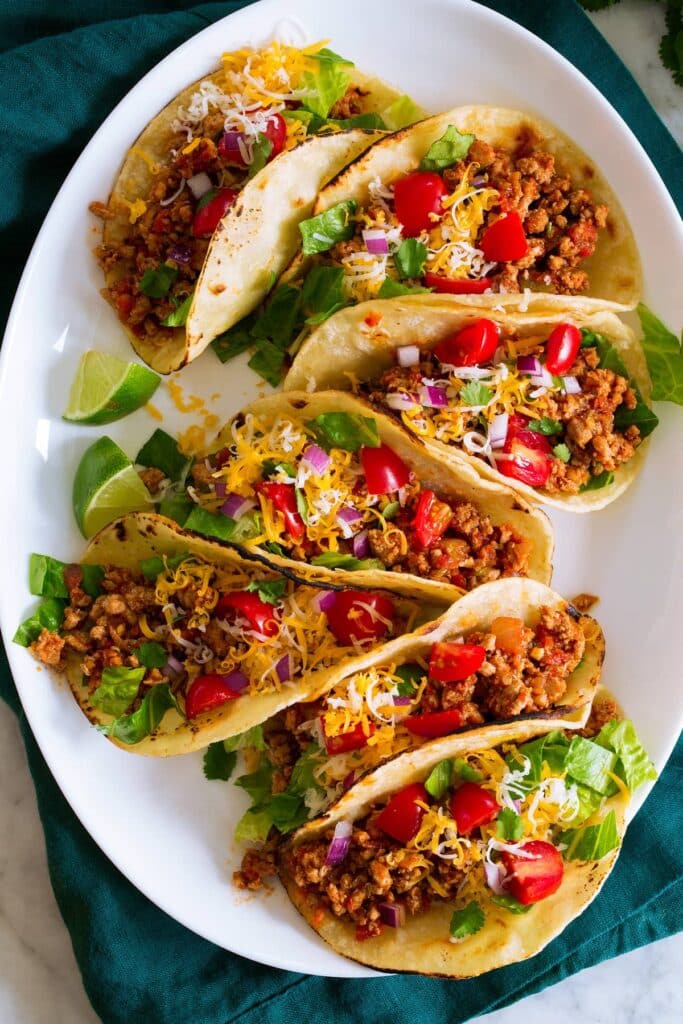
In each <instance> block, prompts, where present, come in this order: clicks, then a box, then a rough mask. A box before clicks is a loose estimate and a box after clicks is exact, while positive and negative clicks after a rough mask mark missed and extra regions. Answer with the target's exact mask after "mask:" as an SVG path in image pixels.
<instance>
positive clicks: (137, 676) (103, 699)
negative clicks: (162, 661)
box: [90, 665, 145, 718]
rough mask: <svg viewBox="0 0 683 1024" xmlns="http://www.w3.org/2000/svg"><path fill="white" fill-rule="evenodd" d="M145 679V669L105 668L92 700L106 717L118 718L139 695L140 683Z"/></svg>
mask: <svg viewBox="0 0 683 1024" xmlns="http://www.w3.org/2000/svg"><path fill="white" fill-rule="evenodd" d="M144 678H145V669H144V666H143V667H142V668H129V667H127V666H126V665H115V666H113V667H112V668H105V670H104V672H103V673H102V681H101V683H100V685H99V686H98V687H97V689H96V690H95V692H94V693H93V695H92V696H91V698H90V700H91V702H92V703H93V704H94V705H95V707H96V708H100V709H101V710H102V711H104V713H105V715H113V716H114V717H115V718H117V717H118V716H119V715H122V714H123V713H124V712H125V710H126V708H129V707H130V705H131V704H132V703H133V701H134V700H135V698H136V697H137V695H138V690H139V689H140V683H141V682H142V680H143V679H144Z"/></svg>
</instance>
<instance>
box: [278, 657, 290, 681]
mask: <svg viewBox="0 0 683 1024" xmlns="http://www.w3.org/2000/svg"><path fill="white" fill-rule="evenodd" d="M275 671H276V672H277V677H278V679H279V680H280V682H281V683H286V682H288V681H289V680H290V679H291V678H292V663H291V658H290V656H289V655H288V654H284V655H283V656H282V657H281V658H280V660H279V661H278V663H277V664H276V666H275Z"/></svg>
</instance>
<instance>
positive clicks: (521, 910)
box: [491, 896, 532, 914]
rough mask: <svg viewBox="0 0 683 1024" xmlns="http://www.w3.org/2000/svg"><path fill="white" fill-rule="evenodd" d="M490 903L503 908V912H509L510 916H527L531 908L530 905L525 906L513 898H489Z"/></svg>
mask: <svg viewBox="0 0 683 1024" xmlns="http://www.w3.org/2000/svg"><path fill="white" fill-rule="evenodd" d="M491 902H492V903H495V904H497V905H498V906H499V907H503V909H504V910H509V911H510V913H511V914H528V913H529V911H530V910H531V906H532V905H531V904H529V905H528V906H525V905H524V903H520V902H519V900H516V899H515V897H514V896H491Z"/></svg>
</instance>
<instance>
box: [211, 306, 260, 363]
mask: <svg viewBox="0 0 683 1024" xmlns="http://www.w3.org/2000/svg"><path fill="white" fill-rule="evenodd" d="M255 322H256V315H255V314H254V313H250V314H249V316H247V317H245V318H244V319H243V320H240V321H239V323H237V324H234V326H233V327H229V328H228V330H227V331H223V333H222V334H219V335H218V337H217V338H214V339H213V341H212V342H211V348H212V349H213V350H214V352H215V353H216V355H217V356H218V358H219V359H220V361H221V362H222V363H227V362H228V361H229V360H230V359H234V357H235V356H238V355H239V354H240V352H245V351H246V350H247V349H248V348H251V346H252V345H253V344H254V339H253V337H252V334H251V330H252V327H253V326H254V323H255Z"/></svg>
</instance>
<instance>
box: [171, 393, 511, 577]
mask: <svg viewBox="0 0 683 1024" xmlns="http://www.w3.org/2000/svg"><path fill="white" fill-rule="evenodd" d="M192 473H193V477H194V484H193V486H192V487H190V489H189V493H190V496H191V497H192V498H193V500H194V501H195V502H197V504H198V505H199V506H200V507H199V508H198V509H196V510H195V511H194V512H193V513H192V514H191V515H190V517H189V518H188V520H187V521H186V523H185V527H186V528H188V529H197V530H198V531H199V532H202V531H203V530H204V529H206V528H207V526H208V529H209V530H211V529H213V528H214V524H213V523H212V520H211V518H210V519H209V520H208V521H207V520H206V518H205V516H202V511H203V510H204V509H206V510H207V511H208V512H209V513H210V514H213V517H214V518H215V517H216V515H217V516H218V519H219V525H220V527H221V529H223V530H224V528H225V524H226V517H228V519H229V521H230V523H232V526H231V527H230V534H229V535H227V534H226V535H225V537H224V539H228V540H236V541H237V540H239V541H240V542H241V543H245V544H247V545H249V546H252V545H261V546H265V548H266V549H267V550H269V551H271V552H273V553H277V554H280V555H286V556H288V557H290V558H295V559H297V560H300V561H305V562H309V563H310V564H311V565H321V566H326V567H328V568H343V569H351V570H353V569H386V570H390V571H392V572H401V573H411V574H413V575H417V576H421V577H424V578H428V579H432V580H437V581H442V582H446V583H450V584H453V585H455V586H457V587H460V588H462V589H463V590H470V589H472V588H473V587H475V586H478V585H479V584H480V583H485V582H488V581H490V580H494V579H498V578H499V577H502V576H524V575H526V573H527V568H528V561H529V555H530V553H531V542H530V541H529V540H528V538H525V537H522V536H521V535H520V534H519V533H518V532H517V531H516V530H515V529H513V528H512V526H510V525H507V524H505V523H503V524H501V525H494V524H493V523H492V522H491V520H490V518H489V517H488V516H487V515H486V514H485V513H484V512H483V511H482V510H480V509H479V508H477V507H475V505H473V504H472V503H471V502H469V501H465V500H458V499H452V498H449V499H448V500H445V499H444V498H442V497H440V496H439V495H438V494H436V493H434V492H433V491H432V490H430V489H426V488H422V487H421V485H420V483H419V482H418V481H417V480H416V479H415V477H414V474H412V473H411V471H410V470H409V468H408V466H407V465H406V464H405V463H404V462H403V461H402V459H401V458H400V457H399V455H398V454H397V453H396V452H394V451H393V450H392V449H391V448H389V447H388V446H387V445H385V444H380V441H379V435H378V432H377V426H376V422H375V420H373V419H371V418H367V417H363V416H358V415H352V414H348V413H328V414H322V415H320V416H318V417H317V418H316V419H315V420H312V421H310V422H307V423H304V422H301V421H299V422H297V421H295V420H291V419H288V418H286V417H278V418H277V419H276V420H275V421H272V420H271V421H268V422H266V421H265V419H261V418H258V417H256V416H255V415H253V414H251V413H248V414H247V415H246V417H244V418H243V419H237V420H235V421H234V423H233V425H232V444H231V445H230V446H229V447H226V448H223V449H222V450H221V451H218V452H216V453H215V454H213V455H210V456H209V457H208V459H206V460H205V461H204V462H200V463H198V464H196V465H195V467H194V469H193V471H192ZM236 517H237V518H236ZM218 535H220V534H218Z"/></svg>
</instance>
